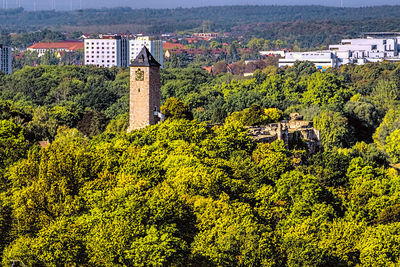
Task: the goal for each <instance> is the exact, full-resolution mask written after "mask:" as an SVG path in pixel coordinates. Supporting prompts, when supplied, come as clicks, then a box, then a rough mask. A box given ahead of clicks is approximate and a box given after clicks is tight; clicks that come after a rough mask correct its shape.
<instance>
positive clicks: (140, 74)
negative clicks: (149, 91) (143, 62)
mask: <svg viewBox="0 0 400 267" xmlns="http://www.w3.org/2000/svg"><path fill="white" fill-rule="evenodd" d="M135 79H136V81H143V80H144V72H143V71H142V70H141V69H138V70H137V71H136V72H135Z"/></svg>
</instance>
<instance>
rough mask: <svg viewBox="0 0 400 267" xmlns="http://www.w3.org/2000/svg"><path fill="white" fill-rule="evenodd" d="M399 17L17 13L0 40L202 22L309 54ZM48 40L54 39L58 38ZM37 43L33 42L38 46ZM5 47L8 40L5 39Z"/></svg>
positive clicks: (375, 12)
mask: <svg viewBox="0 0 400 267" xmlns="http://www.w3.org/2000/svg"><path fill="white" fill-rule="evenodd" d="M399 12H400V6H378V7H362V8H336V7H323V6H223V7H201V8H176V9H131V8H113V9H85V10H77V11H72V12H67V11H38V12H29V11H25V10H23V9H22V8H21V9H9V10H1V11H0V25H1V26H0V30H1V31H2V34H3V36H4V35H7V33H21V32H27V31H28V32H35V31H41V30H43V29H45V28H49V29H52V30H57V31H60V30H61V31H63V32H69V33H73V32H88V33H104V32H119V33H121V32H131V33H139V32H144V33H147V34H161V33H171V32H180V33H193V32H199V31H201V30H202V24H203V22H207V25H208V27H207V30H210V31H215V32H228V33H230V34H231V36H233V37H234V38H236V37H238V36H243V37H244V38H247V39H248V38H252V37H262V38H265V39H271V40H277V39H281V40H284V41H287V42H288V43H290V44H293V43H297V44H298V45H299V46H300V47H302V48H315V47H317V46H321V45H328V44H332V43H336V42H338V41H339V40H340V39H341V38H346V37H358V36H360V35H361V34H362V33H363V32H366V31H400V26H399V25H400V18H399V17H398V14H399ZM34 34H36V33H33V35H34ZM27 37H28V38H29V36H24V38H25V39H26V38H27ZM30 37H32V36H30ZM49 37H50V36H49ZM52 37H54V39H58V38H59V37H60V36H52ZM2 39H4V37H2ZM37 39H38V38H36V41H40V40H41V39H38V40H37ZM43 39H46V38H45V37H43ZM5 41H6V42H7V41H10V40H7V38H6V39H5ZM11 41H12V40H11ZM23 41H24V40H19V41H16V42H15V44H16V45H17V47H18V45H20V43H21V42H23ZM30 44H31V43H30ZM30 44H29V45H30Z"/></svg>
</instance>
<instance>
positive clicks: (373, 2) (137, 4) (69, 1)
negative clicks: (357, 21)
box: [0, 0, 400, 10]
mask: <svg viewBox="0 0 400 267" xmlns="http://www.w3.org/2000/svg"><path fill="white" fill-rule="evenodd" d="M2 1H3V2H2V3H0V4H2V6H0V7H3V8H5V7H7V8H16V7H18V6H19V3H20V6H22V7H23V8H24V9H26V10H34V9H35V6H36V10H51V9H52V7H53V4H52V1H55V9H56V10H69V9H73V10H76V9H80V8H84V9H85V8H103V7H107V8H111V7H131V8H176V7H184V8H186V7H202V6H223V5H293V0H268V1H266V0H229V1H228V0H198V1H185V2H183V1H178V0H169V1H161V0H147V1H132V0H114V1H112V2H110V1H109V0H63V1H62V0H2ZM295 5H322V6H336V7H339V6H340V5H341V0H334V1H332V0H298V1H296V4H295ZM378 5H400V0H343V6H344V7H364V6H378Z"/></svg>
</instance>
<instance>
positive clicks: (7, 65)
mask: <svg viewBox="0 0 400 267" xmlns="http://www.w3.org/2000/svg"><path fill="white" fill-rule="evenodd" d="M11 63H12V56H11V47H8V46H4V45H2V44H0V70H1V71H2V72H4V73H6V74H11V73H12V65H11Z"/></svg>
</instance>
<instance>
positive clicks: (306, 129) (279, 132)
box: [248, 120, 321, 153]
mask: <svg viewBox="0 0 400 267" xmlns="http://www.w3.org/2000/svg"><path fill="white" fill-rule="evenodd" d="M248 132H249V135H250V136H251V137H252V138H253V139H254V140H255V141H256V142H262V143H271V142H273V141H275V140H283V141H284V142H285V143H286V144H289V143H290V142H293V141H295V138H297V136H299V135H300V136H301V138H302V139H303V141H304V142H305V143H306V144H307V146H308V148H309V150H310V152H311V153H314V152H315V151H317V150H318V149H319V147H320V141H321V137H320V132H319V130H317V129H315V128H314V125H313V122H312V121H297V120H292V121H282V122H279V123H271V124H267V125H265V126H255V127H253V126H252V127H248Z"/></svg>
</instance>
